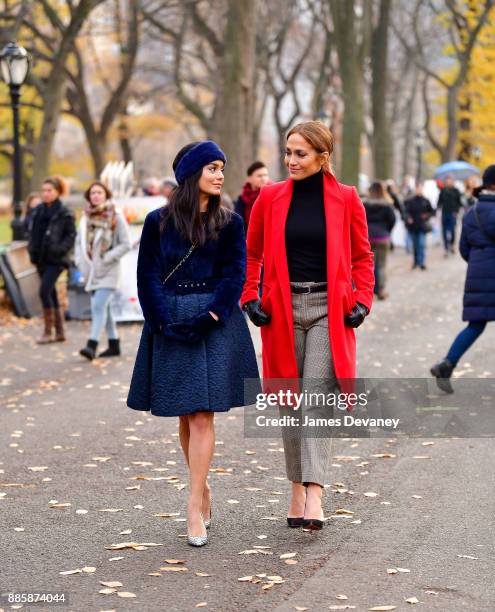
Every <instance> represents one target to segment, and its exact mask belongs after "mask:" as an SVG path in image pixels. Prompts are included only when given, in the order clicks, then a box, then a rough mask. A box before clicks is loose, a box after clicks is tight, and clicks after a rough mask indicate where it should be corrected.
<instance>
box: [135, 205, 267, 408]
mask: <svg viewBox="0 0 495 612" xmlns="http://www.w3.org/2000/svg"><path fill="white" fill-rule="evenodd" d="M159 225H160V209H158V210H154V211H152V212H151V213H149V214H148V215H147V217H146V219H145V222H144V227H143V232H142V235H141V243H140V247H139V256H138V268H137V281H138V296H139V302H140V304H141V307H142V310H143V314H144V319H145V324H144V326H143V331H142V334H141V339H140V343H139V348H138V353H137V356H136V363H135V366H134V371H133V375H132V380H131V385H130V389H129V395H128V398H127V405H128V406H129V407H130V408H133V409H135V410H149V411H151V413H152V414H154V415H156V416H179V415H185V414H192V413H194V412H197V411H212V412H225V411H227V410H229V409H230V408H233V407H234V406H244V405H247V404H251V403H254V397H253V393H255V390H256V389H257V388H258V386H257V385H258V383H256V384H255V385H253V384H252V383H250V384H249V388H250V390H251V391H250V397H245V393H244V381H245V379H256V380H257V381H259V372H258V366H257V363H256V355H255V352H254V347H253V343H252V340H251V335H250V333H249V328H248V326H247V323H246V320H245V317H244V315H243V313H242V311H241V309H240V307H239V298H240V296H241V292H242V289H243V285H244V280H245V268H246V241H245V235H244V224H243V221H242V219H241V217H240V216H239V215H237V214H236V213H232V217H231V220H230V222H229V223H228V224H227V225H226V226H225V227H224V228H222V230H220V233H219V237H218V240H208V241H207V242H206V243H205V244H204V245H203V246H201V247H197V248H196V249H195V250H194V251H193V253H192V255H191V256H190V257H189V259H188V260H187V261H186V262H185V263H184V264H183V265H182V266H181V267H180V268H179V269H178V270H177V271H176V272H175V273H174V274H173V276H172V277H171V278H170V280H169V281H167V283H166V284H165V285H163V280H164V279H165V278H166V276H167V275H168V274H169V272H171V271H172V269H173V268H174V267H175V266H176V264H177V263H178V262H179V261H180V260H181V259H182V258H183V257H184V255H185V254H186V253H187V252H188V250H189V248H190V246H191V244H190V243H189V242H188V241H187V239H185V238H183V237H182V236H181V235H180V234H179V232H177V230H176V229H175V227H174V226H173V224H171V223H169V224H168V225H167V228H166V229H165V231H164V232H163V233H160V229H159ZM211 278H215V279H218V280H217V284H216V286H215V288H214V289H213V290H212V291H210V292H208V293H188V294H185V295H182V294H180V292H179V293H178V292H177V291H176V282H177V281H197V282H198V284H199V283H200V282H202V281H204V280H205V279H211ZM207 310H211V311H212V312H215V313H216V314H217V315H218V316H219V318H220V321H221V323H222V325H221V326H219V327H218V328H217V329H214V330H212V331H209V332H208V333H207V335H206V336H205V337H204V338H203V339H202V340H200V341H199V342H197V343H196V344H193V345H189V344H185V343H183V342H180V341H177V340H172V339H169V338H167V337H165V336H164V335H163V334H161V333H160V327H161V326H163V325H166V324H167V323H171V322H180V321H181V320H184V319H188V318H190V317H194V316H196V315H198V314H199V313H201V312H204V311H207Z"/></svg>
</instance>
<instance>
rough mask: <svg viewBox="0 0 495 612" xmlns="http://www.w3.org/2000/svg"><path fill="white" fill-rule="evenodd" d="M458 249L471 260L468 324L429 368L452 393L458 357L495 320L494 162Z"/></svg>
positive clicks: (467, 288) (466, 308)
mask: <svg viewBox="0 0 495 612" xmlns="http://www.w3.org/2000/svg"><path fill="white" fill-rule="evenodd" d="M459 248H460V251H461V255H462V257H463V259H465V260H466V261H467V262H468V268H467V275H466V283H465V286H464V308H463V311H462V320H463V321H469V323H468V325H467V327H466V328H465V329H463V330H462V331H461V332H460V333H459V334H458V336H457V337H456V339H455V340H454V342H453V344H452V346H451V347H450V349H449V351H448V353H447V355H446V357H445V358H444V359H442V360H441V361H440V362H438V363H437V364H435V365H434V366H433V367H432V368H431V370H430V371H431V374H432V375H433V376H435V377H436V379H437V384H438V386H439V387H440V389H442V391H445V392H447V393H453V389H452V385H451V384H450V377H451V376H452V372H453V370H454V368H455V367H456V366H457V364H458V362H459V360H460V359H461V357H462V356H463V355H464V353H465V352H466V351H467V350H468V349H469V348H470V347H471V346H472V344H473V343H474V342H475V341H476V340H477V339H478V338H479V336H480V335H481V334H482V333H483V331H484V330H485V327H486V324H487V322H488V321H494V320H495V164H493V165H491V166H488V168H487V169H486V170H485V172H484V174H483V185H482V186H481V189H480V191H479V194H478V202H477V203H476V204H474V206H472V207H471V208H470V209H469V210H468V211H467V212H466V214H465V215H464V218H463V220H462V232H461V239H460V244H459Z"/></svg>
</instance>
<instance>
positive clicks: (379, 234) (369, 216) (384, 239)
mask: <svg viewBox="0 0 495 612" xmlns="http://www.w3.org/2000/svg"><path fill="white" fill-rule="evenodd" d="M363 204H364V209H365V211H366V220H367V222H368V237H369V241H370V245H371V250H372V251H373V253H374V255H375V290H374V291H375V295H376V296H377V297H378V299H379V300H385V299H386V298H387V297H388V293H386V291H385V283H386V267H387V255H388V251H389V250H390V232H391V231H392V228H393V227H394V225H395V212H394V203H393V200H392V198H391V197H390V196H389V195H388V192H387V190H386V189H385V187H384V185H383V183H382V182H380V181H375V182H374V183H372V184H371V185H370V187H369V189H368V197H367V198H366V199H365V201H364V202H363Z"/></svg>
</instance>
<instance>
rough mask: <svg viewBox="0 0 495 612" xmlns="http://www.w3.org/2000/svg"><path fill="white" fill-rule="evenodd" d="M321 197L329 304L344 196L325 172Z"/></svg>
mask: <svg viewBox="0 0 495 612" xmlns="http://www.w3.org/2000/svg"><path fill="white" fill-rule="evenodd" d="M323 199H324V203H325V220H326V230H327V283H328V298H329V304H331V303H332V296H333V291H334V288H335V281H336V280H337V274H338V270H339V261H340V256H341V249H342V223H343V220H344V198H343V197H342V192H341V190H340V187H339V184H338V183H337V181H336V179H335V177H334V176H332V175H328V174H325V178H324V181H323Z"/></svg>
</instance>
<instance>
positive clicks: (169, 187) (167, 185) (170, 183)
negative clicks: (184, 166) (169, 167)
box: [162, 176, 177, 200]
mask: <svg viewBox="0 0 495 612" xmlns="http://www.w3.org/2000/svg"><path fill="white" fill-rule="evenodd" d="M176 187H177V181H176V180H175V179H174V177H173V176H167V177H165V178H164V179H163V181H162V196H163V197H164V198H167V200H169V199H170V196H171V195H172V192H173V190H174V189H175V188H176Z"/></svg>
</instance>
